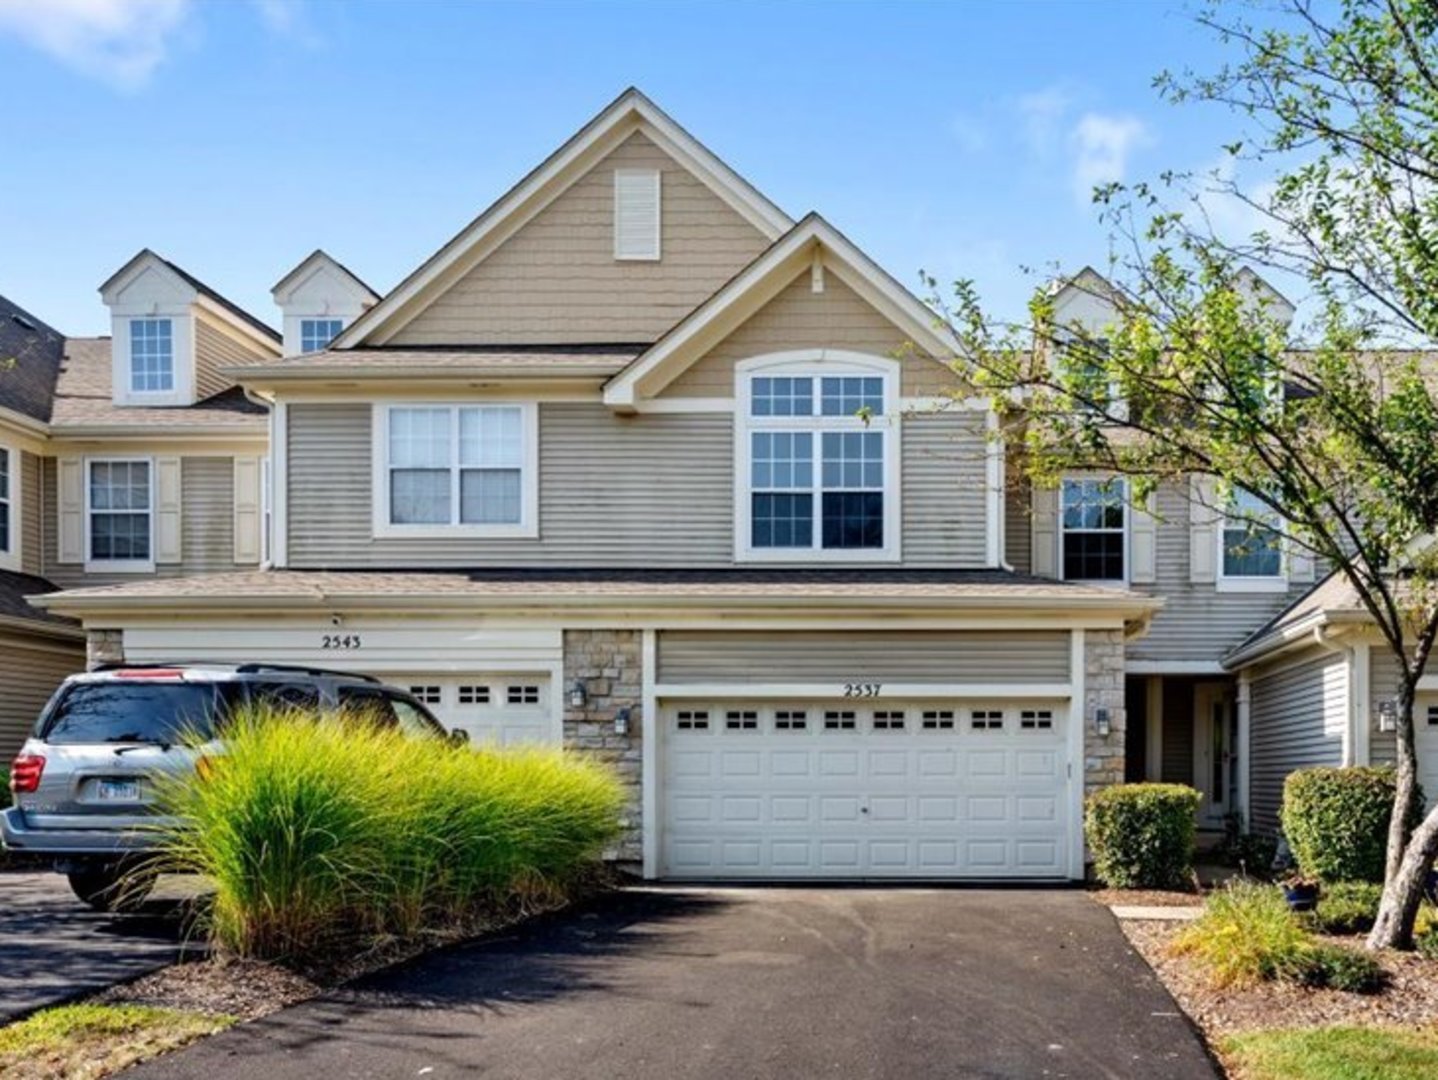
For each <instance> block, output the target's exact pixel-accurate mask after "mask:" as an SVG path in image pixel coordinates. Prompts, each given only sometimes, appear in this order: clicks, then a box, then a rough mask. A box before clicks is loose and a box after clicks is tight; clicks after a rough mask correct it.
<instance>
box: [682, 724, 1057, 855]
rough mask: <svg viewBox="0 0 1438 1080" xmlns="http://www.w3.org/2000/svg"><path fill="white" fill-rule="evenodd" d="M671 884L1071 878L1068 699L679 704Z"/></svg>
mask: <svg viewBox="0 0 1438 1080" xmlns="http://www.w3.org/2000/svg"><path fill="white" fill-rule="evenodd" d="M660 719H661V723H662V724H663V738H662V743H663V750H662V754H661V758H662V762H663V764H662V769H661V772H662V775H661V778H660V783H661V787H660V798H659V805H660V816H661V819H662V835H661V842H660V863H661V869H660V872H661V874H663V875H664V876H666V877H671V878H696V879H697V878H735V879H738V878H785V877H788V878H823V877H835V878H846V877H847V878H924V877H931V878H956V877H972V878H1012V877H1036V878H1057V877H1067V876H1068V875H1069V871H1070V866H1069V858H1070V850H1071V846H1070V831H1069V830H1070V825H1071V821H1070V809H1069V807H1070V802H1071V799H1070V797H1069V792H1070V790H1071V788H1070V783H1071V782H1072V781H1071V778H1070V765H1069V761H1070V757H1069V750H1068V738H1067V715H1066V702H1064V701H1025V702H1022V703H1014V702H973V703H971V704H970V703H962V704H958V703H954V702H953V701H942V700H931V701H925V700H922V699H912V700H903V701H883V702H882V704H880V703H863V704H860V703H856V702H853V701H843V700H841V701H832V700H830V701H823V700H818V701H808V700H802V701H745V700H742V699H738V700H732V701H698V700H683V701H669V702H666V703H664V705H663V706H662V707H661V709H660Z"/></svg>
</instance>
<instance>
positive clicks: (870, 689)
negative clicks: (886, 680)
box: [844, 682, 883, 697]
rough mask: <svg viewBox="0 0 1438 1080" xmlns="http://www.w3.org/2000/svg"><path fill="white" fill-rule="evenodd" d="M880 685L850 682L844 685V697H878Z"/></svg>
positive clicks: (881, 687)
mask: <svg viewBox="0 0 1438 1080" xmlns="http://www.w3.org/2000/svg"><path fill="white" fill-rule="evenodd" d="M882 689H883V686H882V684H880V683H876V682H851V683H845V684H844V696H845V697H878V696H879V691H880V690H882Z"/></svg>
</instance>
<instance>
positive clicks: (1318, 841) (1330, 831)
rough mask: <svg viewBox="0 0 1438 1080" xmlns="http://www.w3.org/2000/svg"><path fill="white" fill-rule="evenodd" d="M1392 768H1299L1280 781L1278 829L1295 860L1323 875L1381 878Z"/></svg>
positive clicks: (1349, 878)
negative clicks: (1280, 806)
mask: <svg viewBox="0 0 1438 1080" xmlns="http://www.w3.org/2000/svg"><path fill="white" fill-rule="evenodd" d="M1393 791H1394V776H1393V770H1392V769H1387V768H1374V767H1368V766H1359V767H1350V768H1342V769H1338V768H1318V769H1300V770H1298V771H1297V772H1294V773H1291V774H1290V775H1289V777H1288V780H1287V781H1286V782H1285V783H1284V785H1283V810H1282V813H1281V817H1282V821H1283V832H1284V835H1286V836H1287V837H1288V842H1289V844H1290V846H1291V847H1292V848H1293V855H1294V857H1295V858H1296V859H1297V860H1298V865H1299V866H1300V867H1301V868H1302V869H1303V871H1304V872H1305V873H1307V874H1312V875H1314V876H1315V877H1318V878H1320V879H1322V880H1323V881H1375V882H1377V881H1382V880H1383V860H1384V852H1385V849H1386V846H1387V843H1388V821H1389V819H1390V818H1391V817H1392V812H1393Z"/></svg>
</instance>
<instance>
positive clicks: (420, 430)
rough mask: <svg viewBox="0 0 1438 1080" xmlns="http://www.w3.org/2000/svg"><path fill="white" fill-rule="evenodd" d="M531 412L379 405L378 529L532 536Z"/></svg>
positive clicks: (505, 407)
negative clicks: (458, 529) (457, 531)
mask: <svg viewBox="0 0 1438 1080" xmlns="http://www.w3.org/2000/svg"><path fill="white" fill-rule="evenodd" d="M535 418H536V412H535V409H534V406H532V405H404V406H400V405H391V406H382V407H380V423H378V424H377V426H376V431H377V433H378V436H377V442H378V446H379V448H380V450H381V451H382V458H381V461H380V466H381V467H380V475H379V476H378V477H377V481H378V491H377V496H378V497H377V498H376V510H377V514H376V522H375V525H376V530H377V532H378V533H380V534H384V533H390V534H392V535H416V534H417V533H422V532H424V531H426V530H431V529H433V530H440V531H450V530H453V529H456V528H468V529H472V530H474V531H476V532H480V533H486V534H492V535H508V536H516V535H536V534H537V513H536V508H535V506H534V503H535V500H536V492H537V476H536V473H537V468H538V466H537V449H536V440H537V432H536V430H535V429H536V423H535Z"/></svg>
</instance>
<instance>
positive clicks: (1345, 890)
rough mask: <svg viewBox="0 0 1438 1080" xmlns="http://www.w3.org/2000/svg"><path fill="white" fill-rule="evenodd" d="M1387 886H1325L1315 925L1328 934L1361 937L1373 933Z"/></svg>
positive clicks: (1347, 883) (1364, 883) (1368, 883)
mask: <svg viewBox="0 0 1438 1080" xmlns="http://www.w3.org/2000/svg"><path fill="white" fill-rule="evenodd" d="M1382 899H1383V886H1382V885H1376V884H1374V883H1373V882H1371V881H1340V882H1337V883H1336V884H1333V885H1325V886H1323V891H1322V892H1321V893H1320V894H1319V897H1318V907H1317V908H1316V909H1315V910H1314V912H1313V915H1312V922H1313V925H1314V926H1315V927H1316V928H1317V929H1318V930H1321V931H1322V932H1323V933H1325V934H1358V933H1362V932H1364V931H1366V930H1371V929H1373V921H1374V920H1375V919H1376V918H1378V902H1379V901H1380V900H1382Z"/></svg>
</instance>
